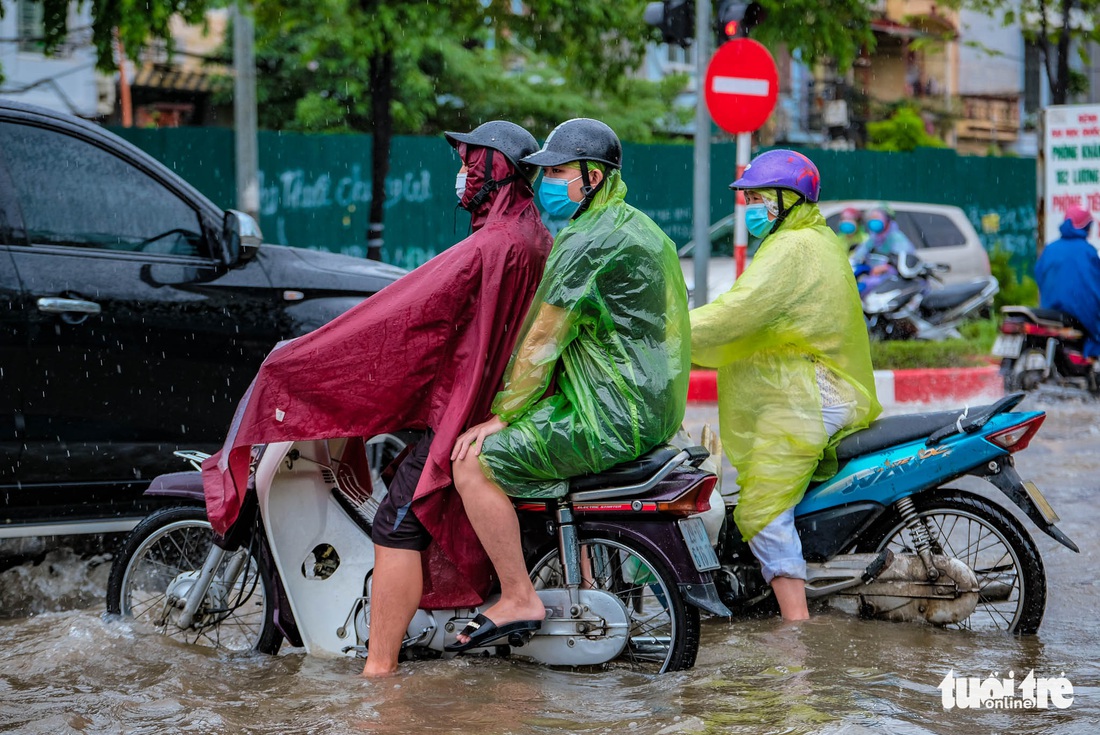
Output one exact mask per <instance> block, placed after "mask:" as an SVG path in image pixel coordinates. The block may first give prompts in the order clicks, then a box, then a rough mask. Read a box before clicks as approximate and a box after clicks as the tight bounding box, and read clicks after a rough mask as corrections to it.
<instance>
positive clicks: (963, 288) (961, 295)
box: [921, 280, 989, 311]
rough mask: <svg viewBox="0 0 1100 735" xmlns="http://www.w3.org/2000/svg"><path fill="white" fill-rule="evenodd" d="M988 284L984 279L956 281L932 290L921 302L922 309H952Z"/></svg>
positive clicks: (972, 296) (978, 292) (975, 294)
mask: <svg viewBox="0 0 1100 735" xmlns="http://www.w3.org/2000/svg"><path fill="white" fill-rule="evenodd" d="M988 286H989V282H988V281H986V280H980V281H972V282H970V283H956V284H953V285H951V286H944V287H943V288H941V289H939V290H936V291H932V292H931V293H929V294H928V295H927V296H925V297H924V301H923V302H921V308H922V309H928V310H932V311H946V310H947V309H953V308H955V307H956V306H958V305H959V304H962V303H964V302H966V301H968V300H970V299H972V298H974V297H975V296H977V295H978V294H980V293H981V292H982V291H984V290H985V289H986V288H987V287H988Z"/></svg>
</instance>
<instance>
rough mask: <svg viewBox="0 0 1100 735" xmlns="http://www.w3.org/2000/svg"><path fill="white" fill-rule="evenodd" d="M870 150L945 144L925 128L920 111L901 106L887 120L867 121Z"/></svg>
mask: <svg viewBox="0 0 1100 735" xmlns="http://www.w3.org/2000/svg"><path fill="white" fill-rule="evenodd" d="M867 133H868V135H870V137H871V142H870V143H868V144H867V148H868V149H870V150H872V151H911V150H913V149H915V148H944V147H945V146H946V144H945V143H944V142H943V141H942V140H940V139H939V138H937V137H936V136H934V135H930V134H929V133H928V131H927V130H926V129H925V126H924V120H923V119H921V116H920V113H919V112H917V110H916V109H914V108H912V107H908V106H906V107H901V108H899V109H898V110H897V111H896V112H895V113H894V114H893V115H891V116H890V119H889V120H882V121H880V122H872V123H867Z"/></svg>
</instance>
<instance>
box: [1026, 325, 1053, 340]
mask: <svg viewBox="0 0 1100 735" xmlns="http://www.w3.org/2000/svg"><path fill="white" fill-rule="evenodd" d="M1024 333H1025V334H1030V335H1031V336H1033V337H1060V336H1061V334H1060V332H1059V330H1057V329H1050V328H1049V327H1044V326H1040V325H1038V324H1025V325H1024Z"/></svg>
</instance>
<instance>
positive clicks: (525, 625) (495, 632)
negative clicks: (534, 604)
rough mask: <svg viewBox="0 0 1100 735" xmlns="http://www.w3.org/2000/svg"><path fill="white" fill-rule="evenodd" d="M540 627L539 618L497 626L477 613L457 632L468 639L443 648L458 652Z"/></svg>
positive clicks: (450, 651) (528, 632) (530, 631)
mask: <svg viewBox="0 0 1100 735" xmlns="http://www.w3.org/2000/svg"><path fill="white" fill-rule="evenodd" d="M541 627H542V621H541V620H517V621H515V622H512V623H506V624H505V625H503V626H501V627H499V628H498V627H497V624H496V623H494V622H493V621H492V620H490V619H489V618H487V617H485V616H484V615H482V614H480V613H478V614H477V615H476V616H475V617H474V619H473V620H471V621H470V622H468V623H466V627H465V628H463V629H462V632H461V633H459V635H464V636H468V637H469V639H470V640H468V641H466V642H465V643H458V642H455V643H451V644H449V645H447V646H444V647H443V650H444V651H447V652H448V653H460V652H462V651H466V650H469V649H471V648H480V647H482V646H487V645H489V644H490V643H492V642H493V641H498V640H500V639H501V638H507V637H509V636H511V635H514V634H518V635H521V636H522V635H523V634H525V633H526V634H530V633H533V632H534V631H536V630H538V629H539V628H541ZM528 637H529V636H528Z"/></svg>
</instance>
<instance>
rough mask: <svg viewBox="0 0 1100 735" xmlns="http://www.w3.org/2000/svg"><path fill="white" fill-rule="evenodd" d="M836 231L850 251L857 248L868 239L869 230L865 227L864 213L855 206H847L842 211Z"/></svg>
mask: <svg viewBox="0 0 1100 735" xmlns="http://www.w3.org/2000/svg"><path fill="white" fill-rule="evenodd" d="M836 231H837V234H838V235H840V239H841V241H842V242H843V243H844V244H845V245H847V246H848V252H851V251H853V250H855V249H856V248H857V247H859V246H860V245H862V244H863V241H864V240H866V239H867V230H865V229H864V228H863V214H862V213H861V212H860V211H859V210H858V209H856V208H855V207H847V208H846V209H845V210H844V211H843V212H841V213H840V220H839V221H838V222H837V225H836Z"/></svg>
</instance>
